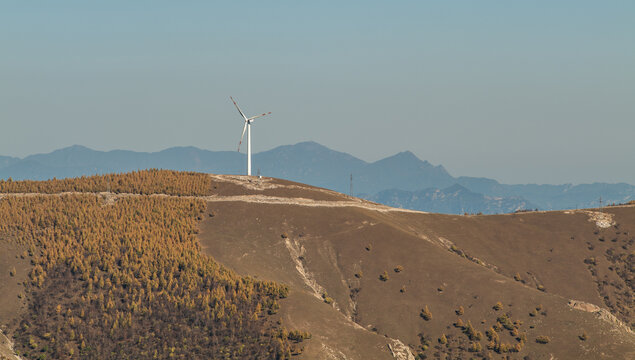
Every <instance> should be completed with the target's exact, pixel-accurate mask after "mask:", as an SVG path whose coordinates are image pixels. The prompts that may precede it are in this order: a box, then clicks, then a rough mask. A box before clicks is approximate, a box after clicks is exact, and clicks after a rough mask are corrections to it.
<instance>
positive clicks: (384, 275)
mask: <svg viewBox="0 0 635 360" xmlns="http://www.w3.org/2000/svg"><path fill="white" fill-rule="evenodd" d="M388 279H390V277H389V276H388V272H387V271H384V272H383V274H380V275H379V280H381V281H388Z"/></svg>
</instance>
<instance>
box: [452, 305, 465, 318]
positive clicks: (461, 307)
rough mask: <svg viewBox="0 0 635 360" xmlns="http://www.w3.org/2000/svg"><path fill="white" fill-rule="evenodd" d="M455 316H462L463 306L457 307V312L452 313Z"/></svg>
mask: <svg viewBox="0 0 635 360" xmlns="http://www.w3.org/2000/svg"><path fill="white" fill-rule="evenodd" d="M454 312H455V313H456V314H457V315H459V316H461V315H463V313H464V312H465V309H463V306H459V308H458V309H457V310H455V311H454Z"/></svg>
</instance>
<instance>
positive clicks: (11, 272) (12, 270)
mask: <svg viewBox="0 0 635 360" xmlns="http://www.w3.org/2000/svg"><path fill="white" fill-rule="evenodd" d="M15 273H16V270H15V266H14V267H13V268H11V270H9V275H11V276H15Z"/></svg>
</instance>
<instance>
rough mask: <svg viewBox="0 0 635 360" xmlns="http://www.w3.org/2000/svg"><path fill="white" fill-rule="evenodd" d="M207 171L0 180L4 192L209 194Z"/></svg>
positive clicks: (170, 171)
mask: <svg viewBox="0 0 635 360" xmlns="http://www.w3.org/2000/svg"><path fill="white" fill-rule="evenodd" d="M210 184H211V179H210V177H209V176H208V175H207V174H201V173H195V172H179V171H174V170H157V169H150V170H140V171H133V172H130V173H123V174H105V175H95V176H89V177H86V176H82V177H79V178H69V179H53V180H48V181H33V180H22V181H12V180H11V179H8V180H1V179H0V193H44V194H58V193H62V192H91V193H97V192H106V191H110V192H113V193H117V194H118V193H132V194H167V195H191V196H202V195H209V193H210Z"/></svg>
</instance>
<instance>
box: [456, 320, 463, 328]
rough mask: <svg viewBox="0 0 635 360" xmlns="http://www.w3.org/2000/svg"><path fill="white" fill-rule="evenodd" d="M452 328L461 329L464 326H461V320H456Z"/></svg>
mask: <svg viewBox="0 0 635 360" xmlns="http://www.w3.org/2000/svg"><path fill="white" fill-rule="evenodd" d="M454 326H455V327H458V328H463V326H465V324H463V320H461V318H458V319H457V320H456V322H455V323H454Z"/></svg>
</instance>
